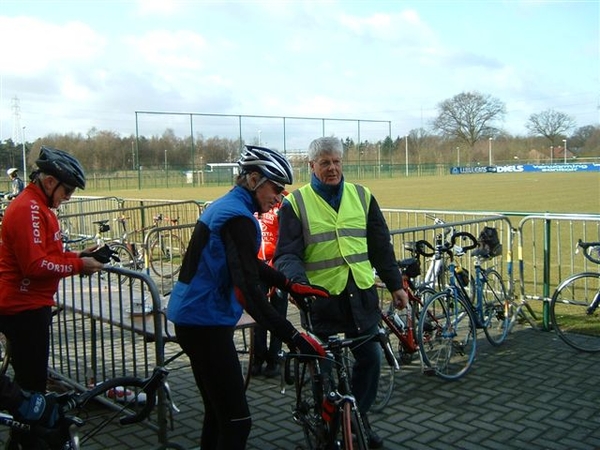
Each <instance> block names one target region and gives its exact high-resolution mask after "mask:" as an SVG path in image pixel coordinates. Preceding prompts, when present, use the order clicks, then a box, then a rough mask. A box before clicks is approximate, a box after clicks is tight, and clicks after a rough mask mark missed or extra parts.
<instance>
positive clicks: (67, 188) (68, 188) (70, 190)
mask: <svg viewBox="0 0 600 450" xmlns="http://www.w3.org/2000/svg"><path fill="white" fill-rule="evenodd" d="M61 184H62V187H63V189H64V190H65V195H72V194H73V192H75V189H77V188H76V187H75V186H69V185H68V184H65V183H61Z"/></svg>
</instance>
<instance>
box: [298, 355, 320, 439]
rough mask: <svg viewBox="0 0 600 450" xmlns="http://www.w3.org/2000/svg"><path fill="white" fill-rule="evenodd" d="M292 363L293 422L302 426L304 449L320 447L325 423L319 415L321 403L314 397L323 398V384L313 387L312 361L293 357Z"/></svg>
mask: <svg viewBox="0 0 600 450" xmlns="http://www.w3.org/2000/svg"><path fill="white" fill-rule="evenodd" d="M292 365H293V367H292V370H293V377H294V378H293V379H294V389H295V392H296V405H295V406H294V412H293V418H294V422H296V423H298V424H299V425H300V426H301V427H302V434H303V436H304V442H305V444H306V450H317V449H321V448H323V443H324V442H325V428H324V426H325V425H324V422H323V420H322V417H321V410H320V408H321V405H320V404H319V403H317V402H316V400H315V399H316V398H319V399H322V398H323V386H322V385H321V386H314V387H313V383H312V377H313V370H314V367H313V365H314V363H312V362H300V361H298V359H294V360H293V362H292Z"/></svg>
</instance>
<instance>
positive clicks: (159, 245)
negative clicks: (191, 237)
mask: <svg viewBox="0 0 600 450" xmlns="http://www.w3.org/2000/svg"><path fill="white" fill-rule="evenodd" d="M149 251H150V258H149V261H150V269H151V270H152V272H154V273H155V274H156V275H157V276H159V277H161V278H173V277H175V276H176V275H177V274H178V273H179V271H180V270H181V263H182V262H183V256H184V254H185V245H184V244H183V241H182V240H181V238H180V237H179V236H178V235H177V234H174V233H167V232H161V233H158V235H157V236H156V239H154V240H153V241H152V242H151V244H150V250H149Z"/></svg>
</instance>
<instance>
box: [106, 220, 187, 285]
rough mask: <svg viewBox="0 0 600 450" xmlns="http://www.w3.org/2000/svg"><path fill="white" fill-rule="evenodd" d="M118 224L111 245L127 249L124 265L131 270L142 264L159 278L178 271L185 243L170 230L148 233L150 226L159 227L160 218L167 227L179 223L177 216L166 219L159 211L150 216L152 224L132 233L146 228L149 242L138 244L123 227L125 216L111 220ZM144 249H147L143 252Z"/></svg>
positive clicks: (151, 227)
mask: <svg viewBox="0 0 600 450" xmlns="http://www.w3.org/2000/svg"><path fill="white" fill-rule="evenodd" d="M115 220H117V221H118V222H119V225H120V227H121V237H120V238H119V239H118V240H117V242H115V243H114V244H111V246H114V247H115V248H121V249H123V248H124V249H125V250H126V251H127V256H129V258H128V259H125V261H128V267H127V268H129V269H131V270H143V269H144V267H149V268H150V269H151V270H152V272H154V274H156V275H157V276H159V277H160V278H168V279H172V278H174V277H175V276H176V275H177V274H178V273H179V271H180V270H181V263H182V262H183V256H184V254H185V245H184V244H183V241H182V239H181V237H180V236H179V234H177V233H176V232H174V231H171V230H162V231H159V232H156V233H152V229H155V228H159V227H160V225H161V223H162V221H163V220H168V221H169V222H170V223H171V227H176V226H177V224H178V223H179V218H174V219H172V218H167V217H164V216H163V215H162V214H157V215H155V216H154V217H153V218H152V221H153V225H151V226H149V227H147V228H142V229H141V230H136V231H135V232H147V231H150V232H151V234H150V239H149V241H148V242H147V243H146V244H145V245H143V246H141V247H142V250H141V251H140V250H139V248H140V246H138V245H136V244H135V243H133V242H131V241H130V240H129V232H128V230H127V217H125V216H120V217H118V218H117V219H115ZM144 248H147V249H148V252H147V253H145V252H144Z"/></svg>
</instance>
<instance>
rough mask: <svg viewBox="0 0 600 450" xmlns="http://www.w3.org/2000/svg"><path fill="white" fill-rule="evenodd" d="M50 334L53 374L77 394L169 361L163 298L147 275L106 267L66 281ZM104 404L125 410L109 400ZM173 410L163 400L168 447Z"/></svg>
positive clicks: (160, 431)
mask: <svg viewBox="0 0 600 450" xmlns="http://www.w3.org/2000/svg"><path fill="white" fill-rule="evenodd" d="M56 303H57V309H56V316H55V317H54V320H53V323H52V329H51V343H50V360H49V368H50V371H51V374H52V375H53V376H54V377H55V378H57V379H59V380H61V381H62V382H63V383H65V384H67V385H69V386H70V387H72V388H74V389H77V390H85V389H88V388H89V387H91V386H93V385H94V384H95V383H98V382H102V381H104V380H107V379H109V378H114V377H118V376H125V375H129V376H137V377H148V376H149V375H150V374H151V372H152V370H153V368H154V367H156V366H162V365H163V364H164V361H165V357H164V344H165V343H164V338H163V322H164V316H163V313H162V311H163V307H164V305H163V299H162V298H161V296H160V293H159V291H158V288H157V287H156V284H155V283H154V281H153V280H152V279H151V278H150V277H149V276H148V275H146V274H144V273H142V272H135V271H130V270H126V269H121V268H112V267H107V268H106V270H105V271H102V272H101V273H98V274H95V275H93V276H89V277H81V276H73V277H69V278H65V279H63V280H62V281H61V283H60V286H59V289H58V292H57V295H56ZM102 402H103V403H104V404H105V405H106V406H109V407H113V408H115V409H121V408H122V406H123V405H122V404H118V403H115V402H113V401H111V400H109V399H108V398H105V399H102ZM167 412H168V405H167V402H166V399H165V397H164V394H163V393H162V392H161V393H159V396H158V403H157V414H156V422H155V423H150V424H149V426H151V427H152V428H153V429H155V430H156V431H157V438H158V442H159V443H160V444H166V443H167V424H168V421H167Z"/></svg>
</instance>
